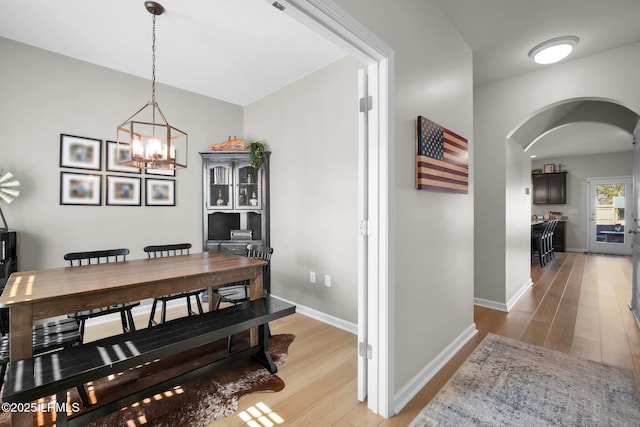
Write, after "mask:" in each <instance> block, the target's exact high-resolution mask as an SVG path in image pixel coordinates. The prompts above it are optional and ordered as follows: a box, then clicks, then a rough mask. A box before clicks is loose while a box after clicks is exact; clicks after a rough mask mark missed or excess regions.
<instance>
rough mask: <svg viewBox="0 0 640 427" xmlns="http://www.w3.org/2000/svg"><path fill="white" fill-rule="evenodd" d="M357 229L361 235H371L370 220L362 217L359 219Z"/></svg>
mask: <svg viewBox="0 0 640 427" xmlns="http://www.w3.org/2000/svg"><path fill="white" fill-rule="evenodd" d="M358 228H359V230H358V232H359V233H360V235H361V236H370V235H371V221H369V220H367V219H363V220H362V221H360V224H359V227H358Z"/></svg>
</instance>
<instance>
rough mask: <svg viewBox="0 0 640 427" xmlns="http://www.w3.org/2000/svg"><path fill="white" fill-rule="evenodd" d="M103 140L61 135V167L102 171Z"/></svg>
mask: <svg viewBox="0 0 640 427" xmlns="http://www.w3.org/2000/svg"><path fill="white" fill-rule="evenodd" d="M101 153H102V140H101V139H93V138H84V137H81V136H73V135H65V134H60V167H64V168H75V169H91V170H96V171H99V170H100V169H101V164H102V163H101V157H100V154H101Z"/></svg>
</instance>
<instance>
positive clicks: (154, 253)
mask: <svg viewBox="0 0 640 427" xmlns="http://www.w3.org/2000/svg"><path fill="white" fill-rule="evenodd" d="M189 249H191V243H177V244H174V245H152V246H146V247H145V248H144V251H145V252H146V253H147V257H148V258H161V257H165V256H175V255H188V254H189Z"/></svg>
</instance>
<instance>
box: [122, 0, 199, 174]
mask: <svg viewBox="0 0 640 427" xmlns="http://www.w3.org/2000/svg"><path fill="white" fill-rule="evenodd" d="M144 5H145V7H146V9H147V11H148V12H149V13H150V14H151V16H152V19H153V35H152V39H151V40H152V44H151V62H152V67H151V100H150V101H149V102H147V103H146V104H145V105H144V106H143V107H142V108H141V109H139V110H138V111H137V112H136V113H135V114H134V115H132V116H131V117H129V118H128V119H127V120H126V121H125V122H124V123H122V124H121V125H120V126H118V139H117V158H118V163H119V164H121V165H125V166H133V167H136V168H140V169H164V170H172V169H180V168H186V167H187V140H188V137H187V134H186V133H185V132H182V131H181V130H179V129H176V128H175V127H173V126H171V125H170V124H169V123H168V122H167V119H166V118H165V116H164V114H162V111H161V110H160V106H159V105H158V102H157V101H156V16H158V15H162V14H163V13H164V7H162V5H161V4H159V3H156V2H154V1H146V2H145V3H144Z"/></svg>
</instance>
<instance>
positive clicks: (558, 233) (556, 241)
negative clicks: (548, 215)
mask: <svg viewBox="0 0 640 427" xmlns="http://www.w3.org/2000/svg"><path fill="white" fill-rule="evenodd" d="M566 240H567V223H566V222H565V221H558V223H557V224H556V228H555V230H553V250H554V251H556V252H564V251H565V246H566V243H565V242H566Z"/></svg>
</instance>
